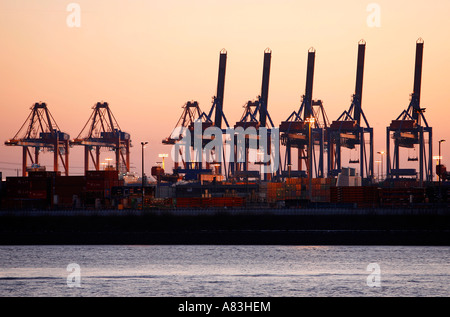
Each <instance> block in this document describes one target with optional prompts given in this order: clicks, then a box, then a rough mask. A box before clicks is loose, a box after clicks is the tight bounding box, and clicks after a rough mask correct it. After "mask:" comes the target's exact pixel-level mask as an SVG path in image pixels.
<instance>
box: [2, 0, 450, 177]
mask: <svg viewBox="0 0 450 317" xmlns="http://www.w3.org/2000/svg"><path fill="white" fill-rule="evenodd" d="M71 4H75V5H76V8H78V9H79V10H78V9H73V7H72V6H71ZM373 8H376V9H373ZM377 9H379V11H378V10H377ZM74 14H77V15H74ZM449 16H450V1H448V0H433V1H424V0H408V1H403V0H398V1H385V0H379V1H363V0H343V1H335V0H320V1H298V0H277V1H275V0H227V1H215V0H196V1H192V0H168V1H167V0H166V1H149V0H147V1H144V0H128V1H126V0H89V1H87V0H86V1H83V0H79V1H64V0H38V1H36V0H15V1H11V0H8V1H6V0H0V43H1V50H0V69H1V85H0V108H1V115H0V136H1V138H2V139H1V143H0V171H2V172H3V177H6V176H14V175H16V173H17V169H20V168H21V163H20V162H21V153H22V152H21V148H20V147H6V146H5V145H4V141H6V140H8V139H9V138H12V137H13V136H14V135H15V134H16V132H17V131H18V130H19V128H20V127H21V126H22V124H23V123H24V121H25V119H26V118H27V116H28V114H29V113H30V107H31V106H32V105H33V104H34V103H35V102H45V103H47V105H48V108H49V110H50V112H51V114H52V115H53V117H54V118H55V120H56V122H57V124H58V126H59V128H60V129H61V130H62V131H63V132H66V133H68V134H70V136H71V138H75V137H76V136H77V135H78V134H79V133H80V132H81V130H82V128H83V127H84V125H85V124H86V122H87V121H88V118H89V116H90V114H91V112H92V107H93V106H94V105H95V104H96V103H97V102H99V101H104V102H108V103H109V105H110V108H111V110H112V112H113V114H114V116H115V117H116V119H117V121H118V123H119V125H120V128H121V129H122V130H123V131H126V132H128V133H130V135H131V139H132V143H133V147H132V149H131V163H132V165H131V171H134V172H137V173H139V174H140V173H141V146H140V143H141V142H142V141H147V142H149V144H148V145H147V147H146V149H145V166H146V167H145V170H146V173H147V174H150V168H151V166H153V165H156V162H158V161H160V160H161V159H160V158H159V157H158V154H159V153H170V149H169V148H168V146H166V145H163V144H162V143H161V141H162V139H164V138H166V137H167V136H169V134H170V133H171V132H172V130H173V128H174V127H175V124H176V122H177V121H178V119H179V116H180V115H181V113H182V106H183V105H184V104H185V103H186V102H187V101H190V100H196V101H198V102H199V104H200V107H201V109H202V110H203V111H205V112H208V111H209V109H210V107H211V104H212V103H211V102H212V97H213V96H214V95H215V94H216V87H217V74H218V62H219V53H220V51H221V50H222V49H226V51H227V57H228V58H227V69H226V80H225V95H224V112H225V116H226V117H227V119H228V122H232V123H234V122H236V121H238V120H239V119H240V117H241V114H242V112H243V108H242V107H243V105H244V104H245V103H246V102H247V101H248V100H253V99H255V98H256V96H258V95H259V94H260V90H261V78H262V64H263V54H264V50H265V49H266V48H270V49H271V50H272V63H271V74H270V87H269V101H268V109H269V114H270V116H271V118H272V120H273V121H274V124H275V125H278V124H279V123H280V122H281V121H283V120H285V119H286V118H287V117H288V116H289V115H290V114H291V113H292V111H294V110H298V109H299V107H300V102H301V96H302V95H303V94H304V90H305V79H306V61H307V52H308V49H309V48H310V47H314V48H315V50H316V60H315V73H314V91H313V98H314V99H321V100H323V102H324V106H325V110H326V113H327V116H328V118H329V120H330V121H332V120H336V119H337V118H338V117H339V115H340V114H341V113H342V112H343V111H344V110H347V109H348V108H349V106H350V102H351V95H352V94H353V93H354V89H355V79H356V57H357V45H358V41H360V40H361V39H364V40H365V41H366V59H365V70H364V90H363V111H364V113H365V115H366V117H367V118H368V121H369V124H370V125H371V126H372V127H373V128H374V134H375V147H374V149H375V152H377V151H383V150H385V149H386V127H387V126H388V125H389V124H390V122H391V120H394V119H395V118H397V116H399V115H400V113H401V112H402V111H403V110H405V109H406V108H407V107H408V105H409V100H410V94H411V93H412V90H413V76H414V59H415V43H416V40H417V39H418V38H419V37H421V38H423V40H424V42H425V46H424V59H423V76H422V94H421V106H422V107H423V108H426V113H425V116H426V119H427V121H428V123H429V125H430V126H432V127H433V154H434V155H437V154H438V140H440V139H446V138H448V139H449V141H448V142H444V143H442V156H443V163H444V164H445V163H446V155H447V153H449V150H448V147H449V146H450V135H449V134H450V125H449V124H448V123H447V120H448V103H449V101H450V89H449V83H450V60H449V59H450V41H448V34H449V31H450V19H449V18H448V17H449ZM78 18H79V20H78ZM74 21H75V22H78V21H79V22H80V23H79V25H77V24H76V23H75V24H74ZM406 156H408V154H406ZM109 157H114V156H113V155H112V152H102V159H105V158H109ZM375 159H376V160H378V159H379V156H378V155H376V156H375ZM41 161H42V163H43V164H46V166H47V170H52V168H53V167H52V155H51V154H50V153H44V154H42V155H41ZM167 166H171V163H170V158H169V159H168V160H167V161H166V169H167ZM82 172H83V149H82V148H80V147H74V148H72V149H71V152H70V174H71V175H80V174H82Z"/></svg>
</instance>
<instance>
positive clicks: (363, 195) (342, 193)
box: [330, 186, 379, 208]
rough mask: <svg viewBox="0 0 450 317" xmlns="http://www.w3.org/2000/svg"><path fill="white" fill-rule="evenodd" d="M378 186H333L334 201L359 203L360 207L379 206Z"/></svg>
mask: <svg viewBox="0 0 450 317" xmlns="http://www.w3.org/2000/svg"><path fill="white" fill-rule="evenodd" d="M378 196H379V193H378V188H377V187H375V186H342V187H331V190H330V199H331V202H332V203H343V204H357V206H358V208H368V207H377V206H378Z"/></svg>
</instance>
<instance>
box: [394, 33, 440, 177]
mask: <svg viewBox="0 0 450 317" xmlns="http://www.w3.org/2000/svg"><path fill="white" fill-rule="evenodd" d="M423 47H424V41H423V40H422V39H421V38H419V39H418V40H417V41H416V58H415V70H414V87H413V93H412V95H411V101H410V103H409V106H408V108H407V109H406V110H404V111H403V112H402V113H401V114H400V115H399V116H398V117H397V119H395V120H393V121H392V122H391V124H390V125H389V126H388V127H387V128H386V150H387V151H386V157H387V164H386V165H387V166H386V175H387V177H388V178H390V179H393V178H395V179H398V178H400V177H401V176H416V175H417V170H416V169H408V168H400V148H406V149H413V148H415V146H416V145H417V146H418V148H419V149H418V153H419V158H418V159H417V160H414V161H418V163H419V177H418V178H419V182H420V184H421V185H422V184H423V181H424V180H425V181H432V179H433V167H432V159H433V156H432V155H433V154H432V150H433V142H432V128H431V127H430V126H429V125H428V122H427V120H426V119H425V115H424V112H425V108H421V106H420V90H421V85H422V62H423ZM427 134H428V140H426V139H425V136H426V135H427ZM391 139H392V140H393V142H394V153H393V155H392V158H391V150H390V144H391ZM427 142H428V153H427V148H426V143H427ZM427 156H428V157H427ZM410 161H413V160H410Z"/></svg>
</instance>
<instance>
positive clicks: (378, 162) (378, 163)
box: [375, 160, 381, 182]
mask: <svg viewBox="0 0 450 317" xmlns="http://www.w3.org/2000/svg"><path fill="white" fill-rule="evenodd" d="M375 163H377V166H378V177H377V179H378V182H380V163H381V161H379V160H376V161H375Z"/></svg>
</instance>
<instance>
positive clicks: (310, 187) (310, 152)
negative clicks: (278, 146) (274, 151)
mask: <svg viewBox="0 0 450 317" xmlns="http://www.w3.org/2000/svg"><path fill="white" fill-rule="evenodd" d="M305 122H307V123H309V134H308V142H309V145H308V178H309V201H312V135H311V125H312V124H313V123H314V122H315V118H314V117H312V116H311V117H309V118H306V120H305Z"/></svg>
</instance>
